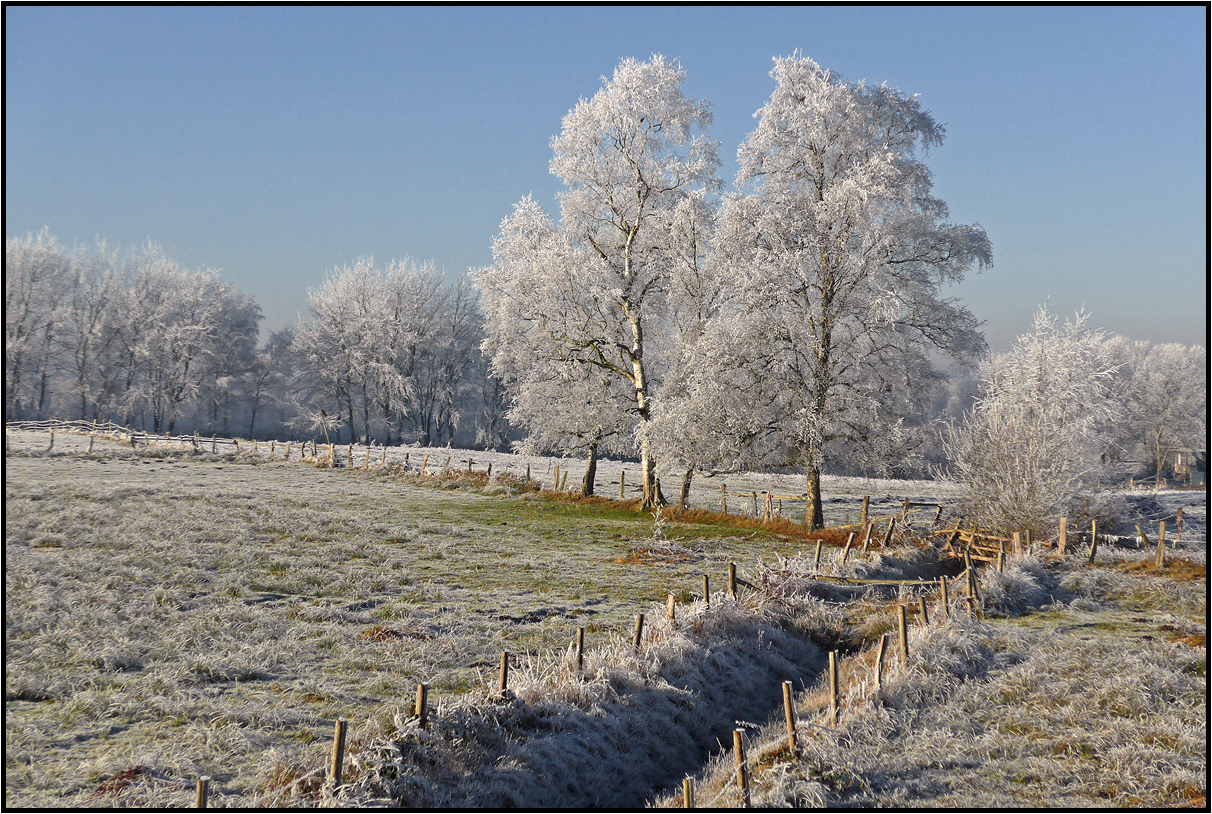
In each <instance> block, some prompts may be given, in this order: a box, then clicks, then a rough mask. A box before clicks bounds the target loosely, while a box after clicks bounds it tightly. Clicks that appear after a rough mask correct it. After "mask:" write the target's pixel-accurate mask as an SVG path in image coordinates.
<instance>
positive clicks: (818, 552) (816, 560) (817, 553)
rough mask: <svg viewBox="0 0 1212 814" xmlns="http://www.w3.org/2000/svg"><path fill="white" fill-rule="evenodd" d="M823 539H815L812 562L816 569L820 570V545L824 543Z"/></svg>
mask: <svg viewBox="0 0 1212 814" xmlns="http://www.w3.org/2000/svg"><path fill="white" fill-rule="evenodd" d="M824 542H825V541H824V540H821V539H817V541H816V559H815V561H814V563H813V565H814V567H815V568H816V570H818V571H820V570H821V546H822V545H824Z"/></svg>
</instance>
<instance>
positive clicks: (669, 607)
mask: <svg viewBox="0 0 1212 814" xmlns="http://www.w3.org/2000/svg"><path fill="white" fill-rule="evenodd" d="M676 603H677V598H676V597H675V596H674V595H673V594H669V598H668V599H667V600H665V615H666V616H668V617H669V626H670V627H675V626H676V620H675V619H674V605H675V604H676Z"/></svg>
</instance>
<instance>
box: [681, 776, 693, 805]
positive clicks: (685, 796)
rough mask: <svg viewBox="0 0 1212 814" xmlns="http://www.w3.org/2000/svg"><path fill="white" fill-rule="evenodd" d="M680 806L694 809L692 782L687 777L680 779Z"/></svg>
mask: <svg viewBox="0 0 1212 814" xmlns="http://www.w3.org/2000/svg"><path fill="white" fill-rule="evenodd" d="M682 806H683V807H684V808H694V781H693V780H691V779H690V778H689V777H683V778H682Z"/></svg>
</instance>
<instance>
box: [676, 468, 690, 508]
mask: <svg viewBox="0 0 1212 814" xmlns="http://www.w3.org/2000/svg"><path fill="white" fill-rule="evenodd" d="M693 477H694V467H693V466H691V467H687V469H686V473H685V474H684V475H682V491H681V493H680V494H679V495H678V505H679V506H681V507H682V508H683V509H689V508H690V479H691V478H693Z"/></svg>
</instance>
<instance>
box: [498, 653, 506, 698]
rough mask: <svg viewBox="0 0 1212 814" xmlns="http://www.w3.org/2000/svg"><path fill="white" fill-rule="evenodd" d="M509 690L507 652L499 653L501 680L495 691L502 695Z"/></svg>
mask: <svg viewBox="0 0 1212 814" xmlns="http://www.w3.org/2000/svg"><path fill="white" fill-rule="evenodd" d="M507 689H509V652H508V651H506V650H502V651H501V680H500V681H499V682H498V687H497V691H498V692H499V693H500V694H501V695H504V694H505V691H506V690H507Z"/></svg>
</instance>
